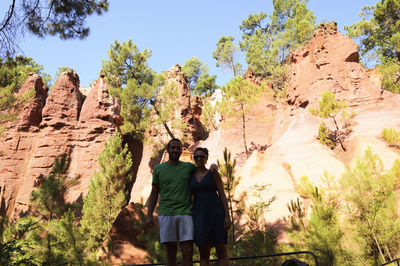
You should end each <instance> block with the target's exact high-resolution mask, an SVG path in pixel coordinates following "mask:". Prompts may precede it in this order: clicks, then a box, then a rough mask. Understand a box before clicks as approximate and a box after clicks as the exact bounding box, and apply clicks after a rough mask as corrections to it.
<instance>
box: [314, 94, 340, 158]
mask: <svg viewBox="0 0 400 266" xmlns="http://www.w3.org/2000/svg"><path fill="white" fill-rule="evenodd" d="M335 97H336V95H335V94H334V93H333V92H330V91H329V90H327V91H325V92H323V93H322V94H321V99H320V100H319V101H318V104H319V108H318V109H315V108H310V109H309V111H310V113H311V114H313V115H315V116H319V117H320V118H322V119H327V118H331V119H332V121H333V122H334V124H335V127H336V129H335V130H334V131H332V130H330V129H329V128H327V127H326V125H325V124H324V122H321V125H320V126H319V129H318V137H319V140H320V142H321V143H323V144H325V145H328V146H329V147H331V148H333V147H334V146H335V145H336V143H337V142H339V143H340V146H341V147H342V149H343V150H344V151H346V148H345V147H344V145H343V142H342V137H341V136H342V135H343V132H342V131H341V130H340V128H339V126H338V123H337V119H336V116H337V115H338V114H339V113H343V111H344V109H345V108H346V105H345V103H344V102H342V101H336V100H335Z"/></svg>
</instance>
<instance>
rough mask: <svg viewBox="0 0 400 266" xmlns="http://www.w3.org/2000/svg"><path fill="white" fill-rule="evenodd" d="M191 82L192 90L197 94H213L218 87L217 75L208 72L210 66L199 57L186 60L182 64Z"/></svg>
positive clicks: (183, 70)
mask: <svg viewBox="0 0 400 266" xmlns="http://www.w3.org/2000/svg"><path fill="white" fill-rule="evenodd" d="M182 72H183V73H185V75H186V77H187V78H188V81H189V84H190V91H191V92H192V93H193V94H195V95H208V96H209V95H211V94H212V93H213V92H214V91H215V90H216V88H217V87H218V86H217V84H216V83H215V79H216V78H217V76H215V75H213V76H211V75H210V74H209V73H208V66H207V65H205V64H204V63H203V62H202V61H200V59H198V58H197V57H191V58H190V59H188V60H186V62H185V63H184V64H183V66H182Z"/></svg>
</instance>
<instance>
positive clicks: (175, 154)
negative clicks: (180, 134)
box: [167, 139, 182, 162]
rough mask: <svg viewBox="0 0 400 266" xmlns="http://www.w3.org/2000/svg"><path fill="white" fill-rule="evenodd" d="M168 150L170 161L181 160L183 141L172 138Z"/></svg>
mask: <svg viewBox="0 0 400 266" xmlns="http://www.w3.org/2000/svg"><path fill="white" fill-rule="evenodd" d="M167 152H168V154H169V160H170V161H173V162H177V161H179V158H180V157H181V154H182V142H181V141H180V140H179V139H171V140H170V141H169V142H168V144H167Z"/></svg>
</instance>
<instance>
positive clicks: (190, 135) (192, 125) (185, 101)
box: [157, 64, 206, 146]
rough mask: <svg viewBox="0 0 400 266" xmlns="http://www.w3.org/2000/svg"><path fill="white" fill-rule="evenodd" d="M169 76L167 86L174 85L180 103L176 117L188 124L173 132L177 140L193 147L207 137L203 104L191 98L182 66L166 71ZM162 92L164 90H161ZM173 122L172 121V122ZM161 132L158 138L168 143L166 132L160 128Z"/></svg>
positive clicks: (198, 99)
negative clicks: (185, 141)
mask: <svg viewBox="0 0 400 266" xmlns="http://www.w3.org/2000/svg"><path fill="white" fill-rule="evenodd" d="M165 73H166V76H167V81H166V84H172V86H173V89H174V90H177V91H178V97H179V99H178V103H179V107H178V108H177V110H176V113H175V114H174V117H176V118H179V119H181V120H182V122H183V123H185V124H186V128H184V129H183V130H179V131H176V130H175V132H173V134H174V136H175V137H177V138H180V139H182V138H184V139H186V140H187V142H188V143H187V144H188V146H191V145H193V144H194V143H195V142H196V141H198V140H200V139H203V138H205V137H206V133H205V131H204V128H203V126H202V124H201V122H200V119H199V118H200V115H201V108H199V107H200V106H201V105H202V103H201V99H200V98H199V97H191V96H190V88H189V82H188V80H187V78H186V76H185V74H184V73H183V72H182V70H181V66H180V65H178V64H176V65H175V66H173V67H171V68H170V69H169V70H168V71H165ZM161 90H162V89H161ZM170 122H171V121H170ZM169 125H171V123H169ZM159 132H162V133H161V136H160V135H158V136H157V137H158V138H161V139H162V142H164V143H166V142H168V140H169V138H170V137H169V135H168V134H166V131H165V130H164V129H163V128H162V127H160V130H159Z"/></svg>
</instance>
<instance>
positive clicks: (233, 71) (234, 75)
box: [231, 59, 236, 77]
mask: <svg viewBox="0 0 400 266" xmlns="http://www.w3.org/2000/svg"><path fill="white" fill-rule="evenodd" d="M231 68H232V73H233V77H236V70H235V65H234V64H233V59H232V60H231Z"/></svg>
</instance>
